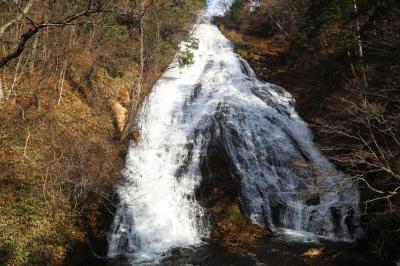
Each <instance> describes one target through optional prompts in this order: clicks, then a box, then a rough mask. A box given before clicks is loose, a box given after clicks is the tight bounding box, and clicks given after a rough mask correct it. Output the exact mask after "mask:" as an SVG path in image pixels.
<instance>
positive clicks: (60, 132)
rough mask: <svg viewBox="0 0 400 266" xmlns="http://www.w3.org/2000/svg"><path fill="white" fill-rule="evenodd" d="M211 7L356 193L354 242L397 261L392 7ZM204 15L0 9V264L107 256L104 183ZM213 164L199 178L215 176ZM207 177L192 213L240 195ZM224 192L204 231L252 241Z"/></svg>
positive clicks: (398, 99) (174, 2) (116, 176)
mask: <svg viewBox="0 0 400 266" xmlns="http://www.w3.org/2000/svg"><path fill="white" fill-rule="evenodd" d="M220 2H221V3H223V5H225V7H226V9H227V10H228V12H227V13H226V14H225V15H224V16H219V17H215V18H213V23H215V24H216V25H217V26H218V28H219V29H220V31H221V32H222V33H223V34H224V35H225V36H226V37H227V38H228V39H229V40H230V41H231V42H232V43H233V45H234V49H235V52H236V53H237V54H239V55H240V56H241V57H242V58H243V59H245V60H246V61H248V62H249V64H250V66H251V67H252V68H253V69H254V70H255V72H256V74H257V76H258V77H259V78H260V79H261V80H263V81H267V82H270V83H274V84H277V85H279V86H281V87H283V88H285V89H286V90H287V91H289V92H290V93H291V94H292V95H293V97H294V98H295V100H296V110H297V111H298V113H299V114H300V116H301V117H302V118H303V119H304V120H305V121H306V122H307V123H308V124H309V126H310V128H311V130H312V133H313V135H314V141H315V143H316V145H317V147H318V148H319V150H321V151H322V153H323V154H324V155H325V156H326V157H327V158H329V159H330V161H331V162H333V164H334V165H335V166H336V168H337V169H339V170H340V171H341V172H342V173H343V174H344V175H345V177H346V178H348V179H350V180H352V181H353V182H354V183H355V184H357V186H358V188H359V190H360V192H361V199H360V209H361V221H362V227H363V230H364V231H365V232H364V236H365V239H363V240H361V243H360V245H361V246H362V247H363V248H365V250H368V252H371V253H373V254H374V256H377V257H380V258H383V259H384V260H385V261H390V262H391V263H393V264H394V265H398V263H399V262H400V255H399V250H400V227H399V226H400V2H399V1H397V0H258V1H257V0H233V1H230V0H220ZM224 3H225V4H224ZM205 6H206V1H203V0H68V1H67V0H48V1H35V0H0V265H10V266H11V265H83V264H82V263H84V262H85V261H86V259H87V257H88V256H89V255H88V254H92V253H93V252H94V253H99V254H105V253H106V252H107V248H108V247H107V245H108V243H107V236H108V233H109V230H110V226H111V224H112V222H113V219H114V214H115V208H116V207H115V206H116V202H117V201H118V195H117V192H116V190H115V186H116V185H117V184H120V183H122V182H123V180H124V174H125V173H124V172H123V171H122V169H124V165H125V160H126V156H127V153H128V148H129V143H140V142H141V139H142V135H141V130H140V127H139V126H138V124H139V120H140V119H141V117H140V115H139V114H140V110H142V108H144V107H146V106H143V104H144V103H145V99H146V97H147V96H148V95H149V94H150V93H151V88H152V87H153V85H154V84H155V83H156V82H157V80H159V78H160V77H161V75H162V74H163V73H164V72H165V71H167V70H169V65H170V63H171V61H172V60H173V59H174V58H176V60H177V61H178V65H179V67H182V68H184V67H185V66H186V65H191V64H193V63H195V62H194V60H195V59H194V55H193V52H192V51H191V49H193V50H196V49H198V48H199V47H198V46H199V43H198V42H199V41H198V40H197V39H195V38H192V37H191V34H192V33H193V31H192V30H193V25H194V24H195V23H196V22H198V20H197V19H198V16H199V14H200V13H201V12H202V10H204V9H205ZM185 40H186V47H189V48H190V49H186V50H185V49H182V48H180V46H179V44H180V43H181V42H182V41H185ZM200 89H201V88H200V87H199V90H200ZM195 96H196V95H195ZM197 96H198V95H197ZM193 98H195V97H194V96H193ZM238 143H240V141H239V142H238ZM210 150H211V149H210ZM212 151H213V152H214V150H212ZM207 152H209V151H207ZM189 155H190V156H189V157H190V158H189V159H191V157H192V156H193V154H189ZM223 155H224V156H225V154H223ZM213 156H214V155H213ZM213 156H211V159H210V161H213V158H214V162H213V163H211V164H210V165H211V168H215V169H217V170H215V169H212V170H215V171H216V172H218V171H219V172H221V175H223V174H225V172H229V171H230V170H229V169H228V168H229V166H230V165H228V164H227V163H226V162H225V161H224V160H225V159H226V158H223V157H224V156H221V154H216V155H215V156H214V157H213ZM207 167H208V166H207ZM302 167H304V166H302ZM310 167H312V166H310ZM225 168H226V169H225ZM182 169H184V167H183V168H182ZM209 170H210V169H209ZM182 171H183V170H182ZM210 171H211V170H210ZM206 182H210V184H211V185H212V184H214V183H213V181H210V180H206ZM219 182H220V184H219V185H220V186H221V187H220V188H209V187H208V188H206V190H207V191H206V192H207V193H209V195H210V196H209V199H206V200H204V201H205V202H206V203H207V204H215V202H216V201H218V199H219V197H220V195H225V196H226V194H227V193H228V194H229V193H233V194H235V193H236V194H240V193H239V192H237V191H236V190H237V188H236V187H234V185H232V184H231V183H232V182H231V180H228V179H227V180H222V181H219ZM210 184H209V186H211V185H210ZM215 184H218V182H216V183H215ZM155 185H157V184H155ZM341 185H342V184H337V189H338V190H340V186H341ZM208 190H209V191H208ZM225 190H226V191H228V192H226V191H225ZM234 190H235V191H234ZM231 191H234V192H231ZM236 194H235V195H234V200H232V202H234V203H233V204H231V203H232V202H229V204H231V205H229V204H225V202H222V204H219V203H220V202H219V203H217V204H215V206H217V207H215V208H214V210H213V209H211V211H210V212H211V215H214V216H216V217H217V218H215V221H217V222H216V224H217V227H216V230H217V231H218V230H219V232H217V233H216V234H220V235H223V234H225V233H226V232H225V231H228V233H229V232H230V235H228V236H225V238H229V241H227V242H229V243H230V244H232V243H234V244H236V242H235V241H237V239H238V238H241V239H242V238H243V239H247V238H252V237H253V236H254V235H257V236H259V235H260V236H263V237H264V236H265V235H266V233H265V232H264V231H265V230H264V231H263V232H262V233H260V231H262V229H260V228H259V227H258V226H254V225H253V224H250V219H248V218H243V216H244V215H243V210H242V207H241V206H240V204H239V203H238V202H239V200H237V197H239V196H238V195H236ZM229 196H232V195H228V198H229ZM188 198H189V196H188ZM232 198H233V197H232ZM220 201H221V200H220ZM210 202H211V203H210ZM221 206H222V207H221ZM213 212H214V213H213ZM218 216H223V217H222V218H221V217H218ZM225 216H226V217H225ZM232 217H233V218H232ZM231 218H232V219H231ZM228 227H231V228H232V227H234V230H233V231H232V230H231V229H230V228H228ZM237 228H239V229H237ZM244 228H245V229H244ZM248 228H250V229H248ZM230 230H231V231H230ZM235 230H236V231H235ZM240 230H242V231H244V233H243V232H242V233H243V234H242V233H240V232H239V233H238V231H240ZM246 230H249V231H250V233H249V232H247V231H246ZM236 234H238V235H236ZM221 238H223V237H221ZM231 242H232V243H231ZM244 242H246V240H244ZM90 256H91V255H90ZM396 263H397V264H396Z"/></svg>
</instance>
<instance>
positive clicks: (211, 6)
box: [208, 0, 233, 16]
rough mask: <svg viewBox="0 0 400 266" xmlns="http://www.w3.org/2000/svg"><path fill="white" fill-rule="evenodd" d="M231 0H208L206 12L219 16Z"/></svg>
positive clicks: (227, 7) (228, 6) (227, 8)
mask: <svg viewBox="0 0 400 266" xmlns="http://www.w3.org/2000/svg"><path fill="white" fill-rule="evenodd" d="M232 3H233V1H232V0H208V13H209V14H210V15H211V16H221V15H223V14H225V13H226V12H227V11H228V10H229V8H230V7H231V5H232Z"/></svg>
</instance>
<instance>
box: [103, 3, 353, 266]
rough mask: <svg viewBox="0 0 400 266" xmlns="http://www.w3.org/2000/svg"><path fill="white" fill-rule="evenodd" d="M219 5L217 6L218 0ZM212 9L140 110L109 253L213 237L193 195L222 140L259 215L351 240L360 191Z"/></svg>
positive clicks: (272, 222)
mask: <svg viewBox="0 0 400 266" xmlns="http://www.w3.org/2000/svg"><path fill="white" fill-rule="evenodd" d="M214 12H215V10H214ZM210 13H212V12H209V13H207V14H205V15H204V16H203V18H202V20H201V22H200V23H199V24H198V25H197V26H196V27H195V31H194V33H193V37H194V38H197V39H198V40H199V45H198V49H196V50H194V51H193V54H194V63H193V64H192V65H190V66H187V67H185V68H179V67H178V62H176V61H174V62H173V63H172V65H171V67H170V68H169V70H168V71H166V72H165V73H164V75H163V76H162V77H161V78H160V80H159V81H158V82H157V83H156V84H155V86H154V88H153V90H152V93H151V94H150V96H149V97H148V99H147V102H146V104H145V107H144V108H143V110H142V114H141V116H142V120H141V125H140V126H141V129H142V142H141V143H139V144H134V143H132V144H131V145H130V147H129V153H128V156H127V161H126V169H125V172H124V176H125V178H126V182H125V183H124V184H122V185H121V186H120V187H119V188H118V195H119V200H120V203H119V206H118V209H117V212H116V215H115V220H114V223H113V226H112V230H111V232H110V234H109V253H108V255H109V256H111V257H113V256H118V255H124V256H126V257H129V258H130V259H131V260H132V262H145V261H157V260H159V259H161V258H162V257H163V256H165V255H166V254H168V252H169V251H171V249H173V248H175V247H182V246H196V245H199V244H201V243H202V239H203V238H206V237H208V234H209V225H208V219H207V214H206V211H205V210H204V209H203V208H202V206H201V205H200V204H199V203H198V201H197V199H196V190H197V189H198V187H199V186H200V182H201V180H202V176H201V169H200V168H201V167H200V165H201V163H202V161H203V160H204V157H205V156H206V152H207V148H208V147H209V145H211V144H212V143H215V142H218V143H219V145H220V146H223V147H224V152H225V153H226V154H227V155H228V157H229V158H228V160H229V161H230V165H231V167H232V173H233V174H234V176H235V178H236V180H238V183H239V186H240V189H241V201H242V205H243V208H244V209H245V210H246V212H247V213H248V214H249V216H250V217H251V219H252V221H253V222H254V223H257V224H260V225H262V226H266V227H268V228H271V229H279V228H286V229H292V230H297V231H304V232H310V233H313V234H315V235H319V236H322V237H326V238H332V239H340V240H352V239H354V238H357V236H358V235H359V234H360V230H359V228H358V224H359V221H358V219H359V218H358V211H357V210H358V201H359V195H358V192H357V189H356V186H355V185H354V184H353V183H351V182H349V181H348V180H347V179H345V178H344V177H343V176H342V175H341V174H340V173H338V172H337V171H336V170H335V168H334V167H333V166H332V165H331V164H330V163H329V161H328V160H327V159H326V158H324V157H323V156H322V155H321V154H320V152H319V151H318V150H317V149H316V148H315V146H314V144H313V139H312V134H311V132H310V130H309V129H308V126H307V124H306V123H305V122H304V121H303V120H302V119H301V118H300V117H299V116H298V114H297V113H296V111H295V102H294V99H293V98H292V96H291V95H290V94H289V93H288V92H287V91H285V90H284V89H282V88H280V87H278V86H275V85H272V84H269V83H264V82H261V81H259V80H258V79H257V78H256V76H255V74H254V72H253V70H252V69H251V68H250V66H249V65H248V63H247V62H246V61H244V60H243V59H241V58H240V57H239V56H238V55H237V54H235V53H234V50H233V47H232V44H231V43H230V42H229V41H228V40H227V39H226V38H225V37H224V36H223V35H222V33H221V32H220V31H219V30H218V28H217V27H216V26H215V25H213V24H212V23H211V19H210V16H211V15H210Z"/></svg>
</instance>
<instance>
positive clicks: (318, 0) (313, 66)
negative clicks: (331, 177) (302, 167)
mask: <svg viewBox="0 0 400 266" xmlns="http://www.w3.org/2000/svg"><path fill="white" fill-rule="evenodd" d="M399 18H400V3H399V2H398V1H391V0H382V1H369V0H333V1H331V0H327V1H325V0H300V1H298V0H296V1H292V0H271V1H269V0H265V1H244V0H236V1H234V4H233V6H232V9H231V11H230V13H229V14H228V15H227V16H225V17H222V18H216V19H215V20H216V23H217V24H218V25H219V27H220V28H221V29H222V31H223V32H224V33H225V34H226V35H227V36H228V37H229V38H230V39H231V40H232V41H233V42H234V43H235V45H236V50H237V52H238V53H239V54H240V55H241V56H242V57H243V58H245V59H246V60H248V61H249V63H250V64H251V65H252V66H253V68H255V70H256V73H257V75H259V76H261V77H263V79H264V80H267V81H269V82H272V83H275V84H278V85H280V86H283V87H284V88H285V89H287V90H289V91H290V92H291V93H292V94H293V95H294V96H295V98H296V101H297V108H298V110H299V112H300V115H301V116H302V117H303V118H304V119H305V120H306V121H307V122H308V123H309V124H310V126H311V127H312V130H313V133H314V135H315V139H316V142H317V144H318V146H319V147H320V149H321V150H322V152H323V153H324V154H325V155H327V156H328V157H329V158H330V159H331V160H332V161H333V162H334V163H335V165H336V166H337V167H338V168H339V169H340V170H341V171H343V172H344V173H345V174H346V175H347V177H348V178H350V179H352V180H354V181H355V182H357V184H358V186H359V187H360V189H361V205H362V207H361V208H362V220H363V224H364V226H365V230H366V236H367V241H366V243H365V245H366V248H368V249H369V250H371V251H372V252H375V253H376V254H379V255H380V256H385V257H390V258H391V259H392V260H393V261H396V260H397V259H398V251H399V248H400V242H399V236H400V235H399V232H400V231H399V223H400V209H399V208H400V197H399V196H400V194H399V193H400V142H399V141H400V115H399V112H400V80H399V76H400V65H399V64H400V19H399Z"/></svg>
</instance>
